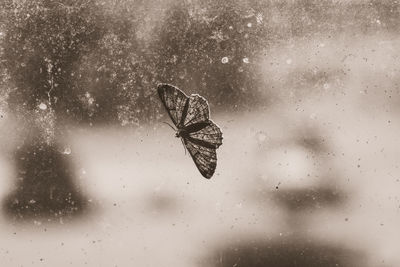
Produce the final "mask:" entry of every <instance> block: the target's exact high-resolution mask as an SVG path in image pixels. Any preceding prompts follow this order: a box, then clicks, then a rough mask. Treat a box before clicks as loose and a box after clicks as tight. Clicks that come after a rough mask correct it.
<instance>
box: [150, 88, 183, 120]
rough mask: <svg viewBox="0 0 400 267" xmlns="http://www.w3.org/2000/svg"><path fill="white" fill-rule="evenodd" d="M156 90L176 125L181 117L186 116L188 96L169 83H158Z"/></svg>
mask: <svg viewBox="0 0 400 267" xmlns="http://www.w3.org/2000/svg"><path fill="white" fill-rule="evenodd" d="M157 91H158V95H159V96H160V99H161V102H162V103H163V104H164V107H165V109H166V110H167V112H168V115H169V116H170V117H171V120H172V122H173V123H174V124H175V126H177V127H178V125H179V124H181V121H182V118H183V119H185V117H186V113H187V110H188V108H189V97H188V96H187V95H185V93H184V92H182V91H181V90H179V89H178V88H176V87H175V86H172V85H169V84H160V85H159V86H158V88H157Z"/></svg>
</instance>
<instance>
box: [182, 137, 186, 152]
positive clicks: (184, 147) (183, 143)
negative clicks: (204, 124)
mask: <svg viewBox="0 0 400 267" xmlns="http://www.w3.org/2000/svg"><path fill="white" fill-rule="evenodd" d="M181 142H182V145H183V149H184V150H185V156H186V146H185V142H183V138H181Z"/></svg>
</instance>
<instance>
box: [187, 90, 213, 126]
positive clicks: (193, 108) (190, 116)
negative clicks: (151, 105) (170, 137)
mask: <svg viewBox="0 0 400 267" xmlns="http://www.w3.org/2000/svg"><path fill="white" fill-rule="evenodd" d="M209 116H210V111H209V109H208V102H207V100H206V99H205V98H204V97H202V96H200V95H197V94H193V95H190V96H189V108H188V112H187V115H186V118H185V121H184V123H183V125H184V126H189V125H191V124H195V123H197V122H203V121H208V119H209Z"/></svg>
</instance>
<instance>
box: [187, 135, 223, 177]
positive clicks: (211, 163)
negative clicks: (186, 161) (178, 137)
mask: <svg viewBox="0 0 400 267" xmlns="http://www.w3.org/2000/svg"><path fill="white" fill-rule="evenodd" d="M184 142H185V145H186V148H187V150H188V151H189V154H190V155H191V156H192V158H193V161H194V163H195V164H196V167H197V169H198V170H199V171H200V173H201V175H203V176H204V177H205V178H207V179H210V178H211V176H213V174H214V172H215V168H216V167H217V153H216V151H215V148H208V147H204V146H201V145H197V144H195V143H192V142H191V141H188V140H185V141H184Z"/></svg>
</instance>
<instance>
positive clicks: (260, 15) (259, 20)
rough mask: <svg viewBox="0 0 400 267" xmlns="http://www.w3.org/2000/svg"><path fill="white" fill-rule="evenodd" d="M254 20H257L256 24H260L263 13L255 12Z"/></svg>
mask: <svg viewBox="0 0 400 267" xmlns="http://www.w3.org/2000/svg"><path fill="white" fill-rule="evenodd" d="M256 20H257V23H258V24H261V23H262V21H263V15H262V14H260V13H259V14H257V16H256Z"/></svg>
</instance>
